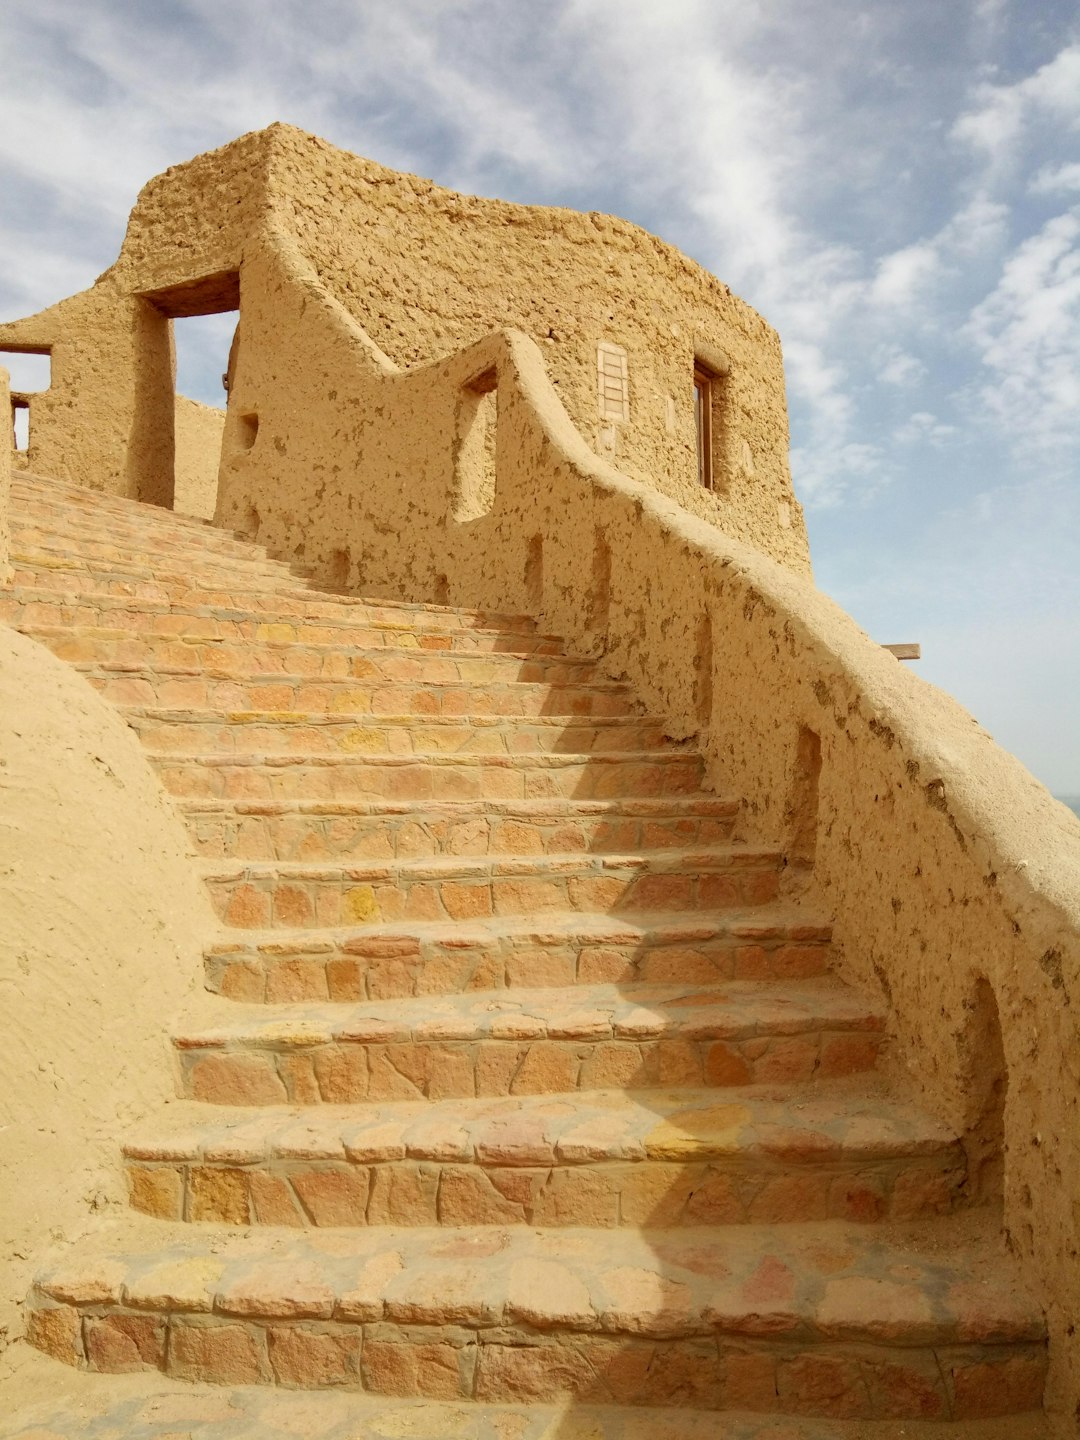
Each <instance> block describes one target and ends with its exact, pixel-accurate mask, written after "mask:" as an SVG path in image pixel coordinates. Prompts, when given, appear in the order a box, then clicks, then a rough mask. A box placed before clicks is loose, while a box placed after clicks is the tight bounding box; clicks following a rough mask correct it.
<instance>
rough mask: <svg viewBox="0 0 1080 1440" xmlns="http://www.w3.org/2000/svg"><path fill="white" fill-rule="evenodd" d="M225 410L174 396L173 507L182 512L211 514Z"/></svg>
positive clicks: (207, 517)
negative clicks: (174, 477)
mask: <svg viewBox="0 0 1080 1440" xmlns="http://www.w3.org/2000/svg"><path fill="white" fill-rule="evenodd" d="M224 429H225V411H224V410H216V409H215V408H214V407H213V406H212V405H202V404H200V403H199V401H198V400H189V399H188V397H187V396H186V395H177V397H176V436H175V445H176V484H175V490H174V495H173V509H174V510H178V511H179V512H180V513H181V514H182V515H197V516H198V517H199V518H200V519H201V520H212V519H213V518H214V506H215V504H216V502H217V479H218V464H219V463H220V460H221V436H222V432H223V431H224Z"/></svg>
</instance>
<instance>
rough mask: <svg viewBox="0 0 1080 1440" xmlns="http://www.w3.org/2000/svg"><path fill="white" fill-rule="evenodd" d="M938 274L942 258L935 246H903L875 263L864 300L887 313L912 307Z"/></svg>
mask: <svg viewBox="0 0 1080 1440" xmlns="http://www.w3.org/2000/svg"><path fill="white" fill-rule="evenodd" d="M940 270H941V256H940V254H939V253H938V249H937V246H936V245H934V244H932V243H930V242H928V241H919V242H917V243H916V244H914V245H905V246H904V248H903V249H902V250H894V251H893V252H892V254H891V255H885V256H883V257H882V259H881V260H879V261H878V265H877V270H876V272H875V274H874V278H873V280H872V281H871V283H870V287H869V294H868V297H867V298H868V299H869V301H870V303H871V304H873V305H880V306H883V307H885V308H888V309H891V308H893V307H896V306H903V305H911V304H912V302H913V301H916V300H917V299H920V298H922V297H924V296H925V294H926V291H927V290H928V288H929V287H930V286H931V285H932V284H933V282H934V281H935V280H936V279H937V278H938V275H939V273H940Z"/></svg>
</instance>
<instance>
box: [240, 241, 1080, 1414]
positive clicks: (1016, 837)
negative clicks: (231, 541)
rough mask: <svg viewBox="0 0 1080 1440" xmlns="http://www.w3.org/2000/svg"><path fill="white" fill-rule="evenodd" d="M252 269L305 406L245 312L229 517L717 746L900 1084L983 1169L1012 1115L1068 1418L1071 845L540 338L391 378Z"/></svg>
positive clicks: (1074, 1089) (1011, 1205)
mask: <svg viewBox="0 0 1080 1440" xmlns="http://www.w3.org/2000/svg"><path fill="white" fill-rule="evenodd" d="M249 266H250V270H251V273H253V274H257V275H258V284H259V286H260V288H261V289H262V290H263V291H264V292H265V293H266V294H269V295H273V296H274V297H275V298H274V304H273V311H274V313H275V314H276V315H277V316H278V317H279V322H281V323H284V324H285V325H287V326H288V327H289V329H290V331H291V332H292V333H293V334H299V335H301V336H302V337H303V344H304V347H305V352H306V353H307V354H308V356H309V357H310V368H309V370H308V371H307V373H306V375H305V377H304V383H305V385H306V386H307V387H308V388H307V389H306V391H305V392H304V394H303V398H302V403H301V404H300V406H299V407H298V409H297V410H293V409H291V408H289V409H287V408H286V405H285V402H284V400H282V401H281V402H280V403H279V402H276V401H275V400H274V399H273V398H272V397H273V396H274V395H275V394H278V393H283V391H282V388H281V387H280V386H279V383H278V381H279V376H278V373H277V370H276V368H275V367H277V366H278V365H280V364H281V363H282V360H281V358H280V356H279V355H278V354H276V353H275V350H274V347H273V346H272V344H270V343H269V336H268V335H267V334H266V333H264V331H263V330H262V328H261V326H260V321H259V317H258V316H257V315H249V317H248V318H247V320H246V321H243V322H242V323H243V324H244V326H245V328H244V330H243V332H242V343H241V347H240V363H239V365H238V370H237V375H236V380H235V395H236V403H237V408H238V410H239V411H242V410H244V408H245V406H246V405H248V404H253V403H254V397H255V396H256V395H260V396H263V397H267V398H266V399H265V400H264V402H263V410H262V412H261V414H260V417H259V427H258V431H257V436H256V438H255V439H254V441H253V443H252V444H251V446H250V448H247V447H246V446H245V445H244V444H242V443H240V441H239V439H238V436H237V433H236V431H235V430H227V433H226V441H225V457H226V459H225V464H224V467H223V475H222V494H221V498H220V501H219V519H220V521H221V522H222V523H225V524H228V525H230V526H231V525H237V526H242V525H244V524H248V525H249V526H250V527H251V528H253V529H254V530H256V531H257V533H258V535H259V538H260V540H261V541H263V542H264V543H267V544H269V545H270V546H271V547H272V548H274V549H276V550H278V551H279V552H280V553H281V554H283V555H293V554H302V555H303V556H304V558H305V559H306V560H307V561H309V562H311V563H313V564H314V565H315V566H316V569H317V570H319V571H321V572H323V573H331V574H335V575H337V576H338V578H341V577H345V579H346V580H347V583H348V584H349V585H350V587H352V588H355V589H360V590H368V591H372V592H375V593H383V594H387V595H398V596H402V597H405V598H408V599H412V600H422V599H432V598H441V599H444V600H448V601H449V602H450V603H456V604H475V605H480V606H487V607H490V608H493V609H500V610H517V609H522V608H524V609H530V610H532V611H533V612H534V613H538V614H541V615H542V616H543V623H544V627H545V629H548V630H550V631H552V632H554V633H558V634H562V635H564V636H566V637H567V640H568V643H569V646H570V648H572V649H576V650H579V651H584V652H589V653H593V654H602V655H603V656H604V661H605V664H606V666H607V668H608V669H609V670H610V672H611V673H612V675H614V676H627V677H629V678H630V680H631V681H632V682H633V683H634V685H635V686H636V688H637V690H638V692H639V694H640V695H641V696H642V697H643V699H644V700H645V702H646V704H647V707H648V709H649V710H650V711H651V712H654V713H660V714H664V715H666V716H667V718H668V725H669V730H670V733H671V734H672V735H673V736H675V737H683V736H690V735H692V734H698V735H700V736H701V737H702V738H703V740H704V745H705V749H706V753H707V755H708V756H709V761H710V769H711V778H712V780H713V783H714V784H715V786H716V787H717V788H718V789H720V790H722V791H724V792H725V793H731V794H733V795H736V796H740V797H742V798H743V800H744V808H743V812H742V819H741V823H740V829H741V833H742V834H743V835H745V836H746V837H747V838H750V839H760V840H766V841H769V842H773V841H776V840H779V841H780V842H781V843H782V844H784V845H786V846H787V848H788V853H789V856H790V860H791V864H790V867H789V875H790V882H789V883H790V884H791V885H792V886H795V887H804V886H806V885H808V884H813V885H814V886H816V887H817V891H818V897H819V900H820V903H821V904H822V906H823V908H824V909H825V910H826V912H827V913H828V914H830V915H831V916H833V917H834V919H835V927H836V933H837V935H838V937H839V939H840V941H841V943H842V946H843V951H844V953H845V955H846V965H847V969H848V973H849V975H850V976H851V977H852V978H853V979H854V980H855V981H856V982H858V983H861V984H864V985H866V986H868V987H873V988H874V989H878V990H881V991H882V992H884V994H885V996H886V998H887V999H888V1001H889V1002H890V1008H891V1026H892V1031H893V1034H894V1037H895V1040H896V1042H897V1043H896V1056H897V1062H898V1063H906V1064H907V1065H908V1066H909V1067H910V1068H911V1069H912V1070H913V1072H914V1073H915V1075H916V1077H917V1079H918V1080H919V1082H920V1083H921V1085H922V1087H923V1091H924V1099H925V1101H926V1103H927V1104H928V1105H930V1106H931V1107H932V1108H933V1109H935V1110H936V1111H937V1112H938V1113H939V1114H940V1115H941V1116H942V1118H944V1119H947V1120H948V1121H949V1123H951V1124H956V1125H959V1126H960V1127H961V1128H962V1129H964V1130H965V1131H967V1132H968V1133H969V1137H970V1140H969V1143H970V1145H971V1148H972V1154H973V1158H974V1161H975V1168H976V1169H978V1168H979V1163H980V1161H981V1159H982V1158H983V1157H984V1155H985V1154H986V1152H987V1150H988V1148H989V1147H990V1145H991V1142H992V1138H993V1136H992V1131H993V1129H994V1127H995V1124H996V1123H998V1121H997V1119H996V1117H995V1110H996V1109H997V1108H999V1107H1000V1104H1001V1102H1002V1100H1003V1101H1004V1114H1003V1116H1002V1117H1000V1125H1001V1127H1002V1128H1003V1134H1004V1144H1005V1150H1006V1156H1005V1160H1006V1163H1005V1171H1006V1182H1005V1223H1006V1225H1007V1228H1008V1231H1009V1233H1010V1235H1011V1237H1012V1240H1013V1243H1014V1245H1015V1246H1016V1248H1017V1250H1018V1252H1019V1253H1020V1254H1022V1255H1023V1256H1024V1258H1025V1259H1026V1262H1027V1264H1028V1267H1029V1269H1030V1272H1031V1275H1032V1279H1033V1281H1034V1283H1035V1284H1036V1285H1037V1286H1038V1287H1039V1290H1040V1293H1041V1294H1042V1296H1043V1297H1044V1300H1045V1302H1046V1303H1047V1305H1048V1309H1049V1313H1050V1324H1051V1328H1052V1331H1053V1336H1054V1346H1053V1351H1054V1359H1055V1367H1054V1374H1053V1379H1052V1382H1051V1391H1050V1399H1051V1402H1052V1404H1053V1405H1054V1406H1055V1408H1056V1410H1057V1413H1058V1415H1059V1416H1064V1415H1067V1414H1071V1411H1072V1407H1073V1406H1074V1405H1075V1403H1076V1401H1077V1399H1080V1388H1078V1384H1080V1354H1078V1353H1077V1350H1076V1348H1075V1347H1076V1342H1075V1340H1074V1339H1073V1337H1072V1336H1071V1334H1070V1333H1069V1332H1070V1330H1071V1328H1072V1320H1073V1316H1074V1312H1075V1295H1076V1293H1077V1288H1078V1284H1080V1263H1078V1258H1077V1219H1078V1217H1077V1212H1076V1205H1075V1196H1076V1195H1077V1194H1080V1146H1078V1144H1077V1141H1076V1138H1075V1137H1076V1135H1077V1133H1078V1120H1080V1117H1078V1115H1077V1094H1078V1082H1080V1070H1078V1059H1077V1057H1078V1053H1080V1052H1078V1047H1077V1035H1076V1021H1075V1006H1076V997H1077V994H1078V986H1080V904H1078V896H1077V889H1076V879H1077V876H1078V875H1080V824H1078V823H1077V821H1076V820H1075V818H1074V817H1073V816H1072V815H1071V814H1070V812H1068V811H1067V810H1066V809H1065V808H1064V807H1063V806H1060V805H1058V804H1057V802H1055V801H1054V800H1053V799H1052V798H1051V797H1050V796H1049V795H1048V794H1047V793H1046V791H1045V790H1043V789H1042V787H1041V786H1040V785H1039V784H1038V783H1037V782H1036V781H1035V780H1034V779H1033V778H1032V777H1031V776H1030V775H1029V774H1028V773H1027V772H1026V771H1025V770H1024V769H1023V767H1022V766H1021V765H1020V764H1019V762H1017V761H1016V760H1015V759H1013V758H1012V757H1011V756H1009V755H1007V754H1006V753H1005V752H1003V751H1002V750H1000V749H999V748H998V747H996V746H995V745H994V743H993V741H992V740H991V738H990V737H989V736H988V735H986V734H985V732H983V731H982V730H980V729H979V727H978V726H977V725H976V724H975V722H974V721H973V720H972V719H971V717H970V716H969V715H967V714H966V713H965V712H964V711H963V710H961V709H960V707H959V706H958V705H956V704H955V702H953V701H952V700H950V699H949V698H948V697H947V696H946V695H944V694H942V693H941V692H940V691H937V690H935V689H933V688H932V687H931V686H928V685H926V684H925V683H924V682H921V681H920V680H918V679H917V678H916V677H915V676H914V675H912V674H911V672H910V671H907V670H905V669H904V668H903V667H902V666H901V665H900V664H899V663H898V662H897V661H896V660H894V659H893V658H892V657H891V656H890V655H888V654H887V653H886V652H884V651H882V650H881V649H880V648H879V647H878V646H876V645H874V644H873V643H872V642H871V641H870V640H869V639H868V637H867V636H866V635H865V634H863V633H862V632H861V631H860V630H859V629H858V628H857V627H856V626H855V624H854V623H853V622H852V621H851V619H850V618H849V617H848V616H846V615H845V614H844V613H843V612H842V611H840V610H839V609H838V608H837V607H836V606H834V605H833V604H832V603H831V602H830V601H829V600H828V599H827V598H826V597H825V596H823V595H822V594H821V593H820V592H818V591H816V590H815V589H814V588H813V586H812V585H811V584H810V583H809V582H807V581H806V580H804V579H803V578H801V577H800V576H797V575H794V574H792V573H791V571H790V570H788V569H786V568H785V567H782V566H780V565H778V564H776V563H775V562H773V561H770V560H769V559H768V558H767V557H764V556H762V555H760V554H759V553H757V552H755V551H754V550H752V549H751V548H749V547H747V546H745V545H741V544H740V543H739V542H738V541H736V540H734V539H731V538H729V537H728V536H726V535H724V534H722V533H720V532H719V531H717V530H716V529H715V528H714V527H712V526H710V525H706V524H704V523H703V522H701V521H700V520H698V519H697V518H695V517H694V516H692V515H689V514H687V513H686V511H685V510H682V509H680V508H679V507H677V506H676V505H674V504H673V503H671V502H670V501H668V500H667V499H666V498H665V497H662V496H658V495H656V493H655V492H653V491H650V490H648V489H646V487H644V486H640V485H637V484H635V483H634V482H633V481H632V480H630V479H629V478H627V477H624V476H621V475H620V474H618V473H617V472H616V471H615V470H614V469H612V468H610V467H609V466H607V465H605V464H604V463H602V462H600V461H598V460H597V459H596V457H595V456H594V455H593V454H592V453H591V452H590V450H589V448H588V447H587V446H586V445H585V443H584V442H583V441H582V439H581V437H580V436H578V435H577V433H576V431H575V429H574V427H573V426H572V424H571V423H570V421H569V418H568V417H567V415H566V413H565V410H564V409H563V407H562V405H561V403H560V398H559V396H558V395H557V394H556V392H555V390H554V387H553V386H552V385H551V383H550V381H549V379H548V377H547V373H546V368H545V365H544V358H543V357H542V355H541V353H540V351H539V349H538V347H536V346H535V345H534V344H533V342H532V341H530V340H529V339H528V338H527V337H525V336H524V335H520V334H515V333H513V332H508V333H505V334H500V335H495V336H490V337H488V338H487V339H485V340H483V341H481V342H480V343H479V344H477V345H476V346H473V347H472V348H471V349H470V350H468V351H466V352H464V353H463V354H461V355H458V356H455V357H453V358H452V359H450V360H448V361H445V362H442V363H438V364H435V365H432V366H429V367H427V368H426V369H424V370H420V371H413V372H410V373H408V374H405V375H402V374H398V373H395V372H394V371H393V370H392V369H391V368H390V366H389V365H388V363H387V362H385V360H380V358H379V356H378V354H377V353H374V352H373V350H372V347H371V346H370V343H367V342H366V340H365V337H363V336H362V335H359V334H357V332H356V327H355V322H354V321H353V320H352V318H351V317H350V316H348V315H347V314H346V313H345V312H344V311H343V310H342V308H341V307H340V306H338V305H337V303H336V301H335V300H334V299H333V297H331V296H330V295H329V294H328V293H327V292H326V291H325V289H324V287H322V286H321V284H320V282H319V281H318V280H317V278H316V277H315V276H314V275H313V274H312V272H311V269H310V267H309V266H308V265H307V263H306V262H305V261H304V260H303V258H302V257H301V256H299V255H298V253H297V252H296V251H295V249H294V250H293V251H292V252H291V253H288V252H286V250H285V249H284V247H279V248H278V249H277V250H276V251H275V252H270V253H268V254H266V255H265V256H263V257H261V258H260V259H258V260H256V259H255V257H252V258H251V260H250V261H249ZM491 371H494V372H495V374H496V376H497V382H498V390H497V394H498V421H497V446H496V485H495V492H494V497H493V500H492V502H491V508H490V510H489V511H488V513H487V514H485V515H482V516H480V517H478V518H475V519H472V520H469V521H467V522H464V523H458V522H456V521H455V520H454V518H453V516H454V513H455V505H456V499H457V496H458V493H459V490H460V485H461V484H462V483H463V477H462V475H461V473H460V465H458V464H457V463H456V462H457V461H459V460H460V450H461V446H460V428H459V419H460V413H461V406H462V403H463V399H462V397H463V395H466V392H467V391H468V386H469V381H470V380H471V379H472V378H473V377H475V376H476V375H477V374H486V373H490V372H491ZM331 390H332V391H333V392H334V395H335V401H334V411H333V413H332V415H331V414H328V413H327V411H326V410H325V409H321V408H320V406H319V404H318V397H319V396H320V395H321V394H326V393H327V392H328V391H331ZM293 393H294V394H295V392H293ZM466 398H467V395H466ZM421 421H423V422H424V425H425V427H426V437H425V438H424V439H421V438H420V437H421V433H422V430H421ZM231 425H232V420H231V419H230V426H231ZM327 425H330V426H331V433H332V439H333V443H334V444H335V445H336V446H337V447H339V453H340V455H341V459H340V460H338V461H334V462H332V463H329V464H327V463H325V462H323V461H321V460H320V458H319V457H320V449H319V447H320V445H322V444H325V439H326V436H325V432H324V433H323V434H322V435H321V436H320V427H325V426H327ZM464 478H465V479H467V477H464ZM403 537H407V543H403ZM811 859H813V860H814V868H813V872H812V874H813V880H812V881H811V880H810V879H809V878H808V876H809V874H810V871H809V866H808V864H807V863H806V862H808V861H810V860H811ZM995 1010H996V1012H997V1016H999V1017H1000V1029H1001V1032H1002V1040H1001V1048H1002V1051H1003V1062H1002V1064H1001V1065H997V1064H996V1062H995V1060H994V1058H993V1057H994V1053H995V1043H996V1042H995V1033H996V1026H997V1018H996V1016H995ZM985 1179H986V1183H987V1186H988V1188H992V1185H993V1179H994V1177H993V1174H992V1167H988V1168H987V1170H986V1175H985ZM1062 1423H1064V1421H1063V1422H1062ZM1062 1433H1067V1432H1065V1431H1063V1432H1062Z"/></svg>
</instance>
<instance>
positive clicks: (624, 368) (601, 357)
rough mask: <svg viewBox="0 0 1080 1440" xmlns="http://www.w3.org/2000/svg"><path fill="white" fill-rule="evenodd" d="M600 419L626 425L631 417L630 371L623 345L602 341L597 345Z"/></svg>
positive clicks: (608, 423)
mask: <svg viewBox="0 0 1080 1440" xmlns="http://www.w3.org/2000/svg"><path fill="white" fill-rule="evenodd" d="M596 371H597V385H598V399H599V408H600V419H601V421H603V422H604V423H605V424H607V425H612V424H615V425H624V424H625V423H626V422H627V421H628V420H629V419H630V372H629V367H628V365H627V359H626V351H625V350H624V349H623V347H622V346H621V345H612V344H610V343H609V342H608V341H606V340H605V341H602V342H601V344H599V345H598V346H597V347H596Z"/></svg>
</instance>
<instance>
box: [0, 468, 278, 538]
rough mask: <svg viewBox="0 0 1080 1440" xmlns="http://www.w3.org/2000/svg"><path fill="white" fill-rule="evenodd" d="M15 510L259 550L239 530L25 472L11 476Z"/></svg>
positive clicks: (38, 515)
mask: <svg viewBox="0 0 1080 1440" xmlns="http://www.w3.org/2000/svg"><path fill="white" fill-rule="evenodd" d="M11 504H12V511H13V512H16V511H17V512H19V513H22V514H25V515H28V516H30V517H33V518H40V519H43V520H47V519H50V518H52V517H57V518H59V519H78V518H80V517H81V518H85V519H86V520H87V521H90V522H92V521H94V520H102V519H104V520H109V519H114V518H115V519H117V520H120V521H131V522H137V523H139V524H141V525H145V526H147V527H150V528H158V529H161V530H165V531H168V532H170V533H172V534H192V535H196V536H197V535H203V534H206V533H209V534H212V535H226V536H229V537H230V538H232V539H236V540H239V541H241V542H243V543H244V544H248V545H251V546H252V548H258V545H257V542H255V541H252V540H249V539H248V538H247V537H246V536H244V535H242V534H241V533H240V532H239V531H236V530H225V529H222V528H220V527H219V526H217V525H215V524H214V523H213V521H211V520H203V519H201V518H199V517H198V516H196V515H183V514H181V513H180V512H179V511H175V510H166V509H164V508H163V507H162V506H160V505H151V504H149V503H146V502H144V501H141V500H129V499H127V498H125V497H124V496H121V495H107V494H105V493H104V492H103V491H101V490H91V489H89V488H88V487H86V486H84V485H71V484H69V483H68V482H66V481H63V480H49V479H45V478H44V477H42V476H39V475H34V474H32V473H30V472H27V471H25V470H14V471H13V472H12V476H11Z"/></svg>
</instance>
